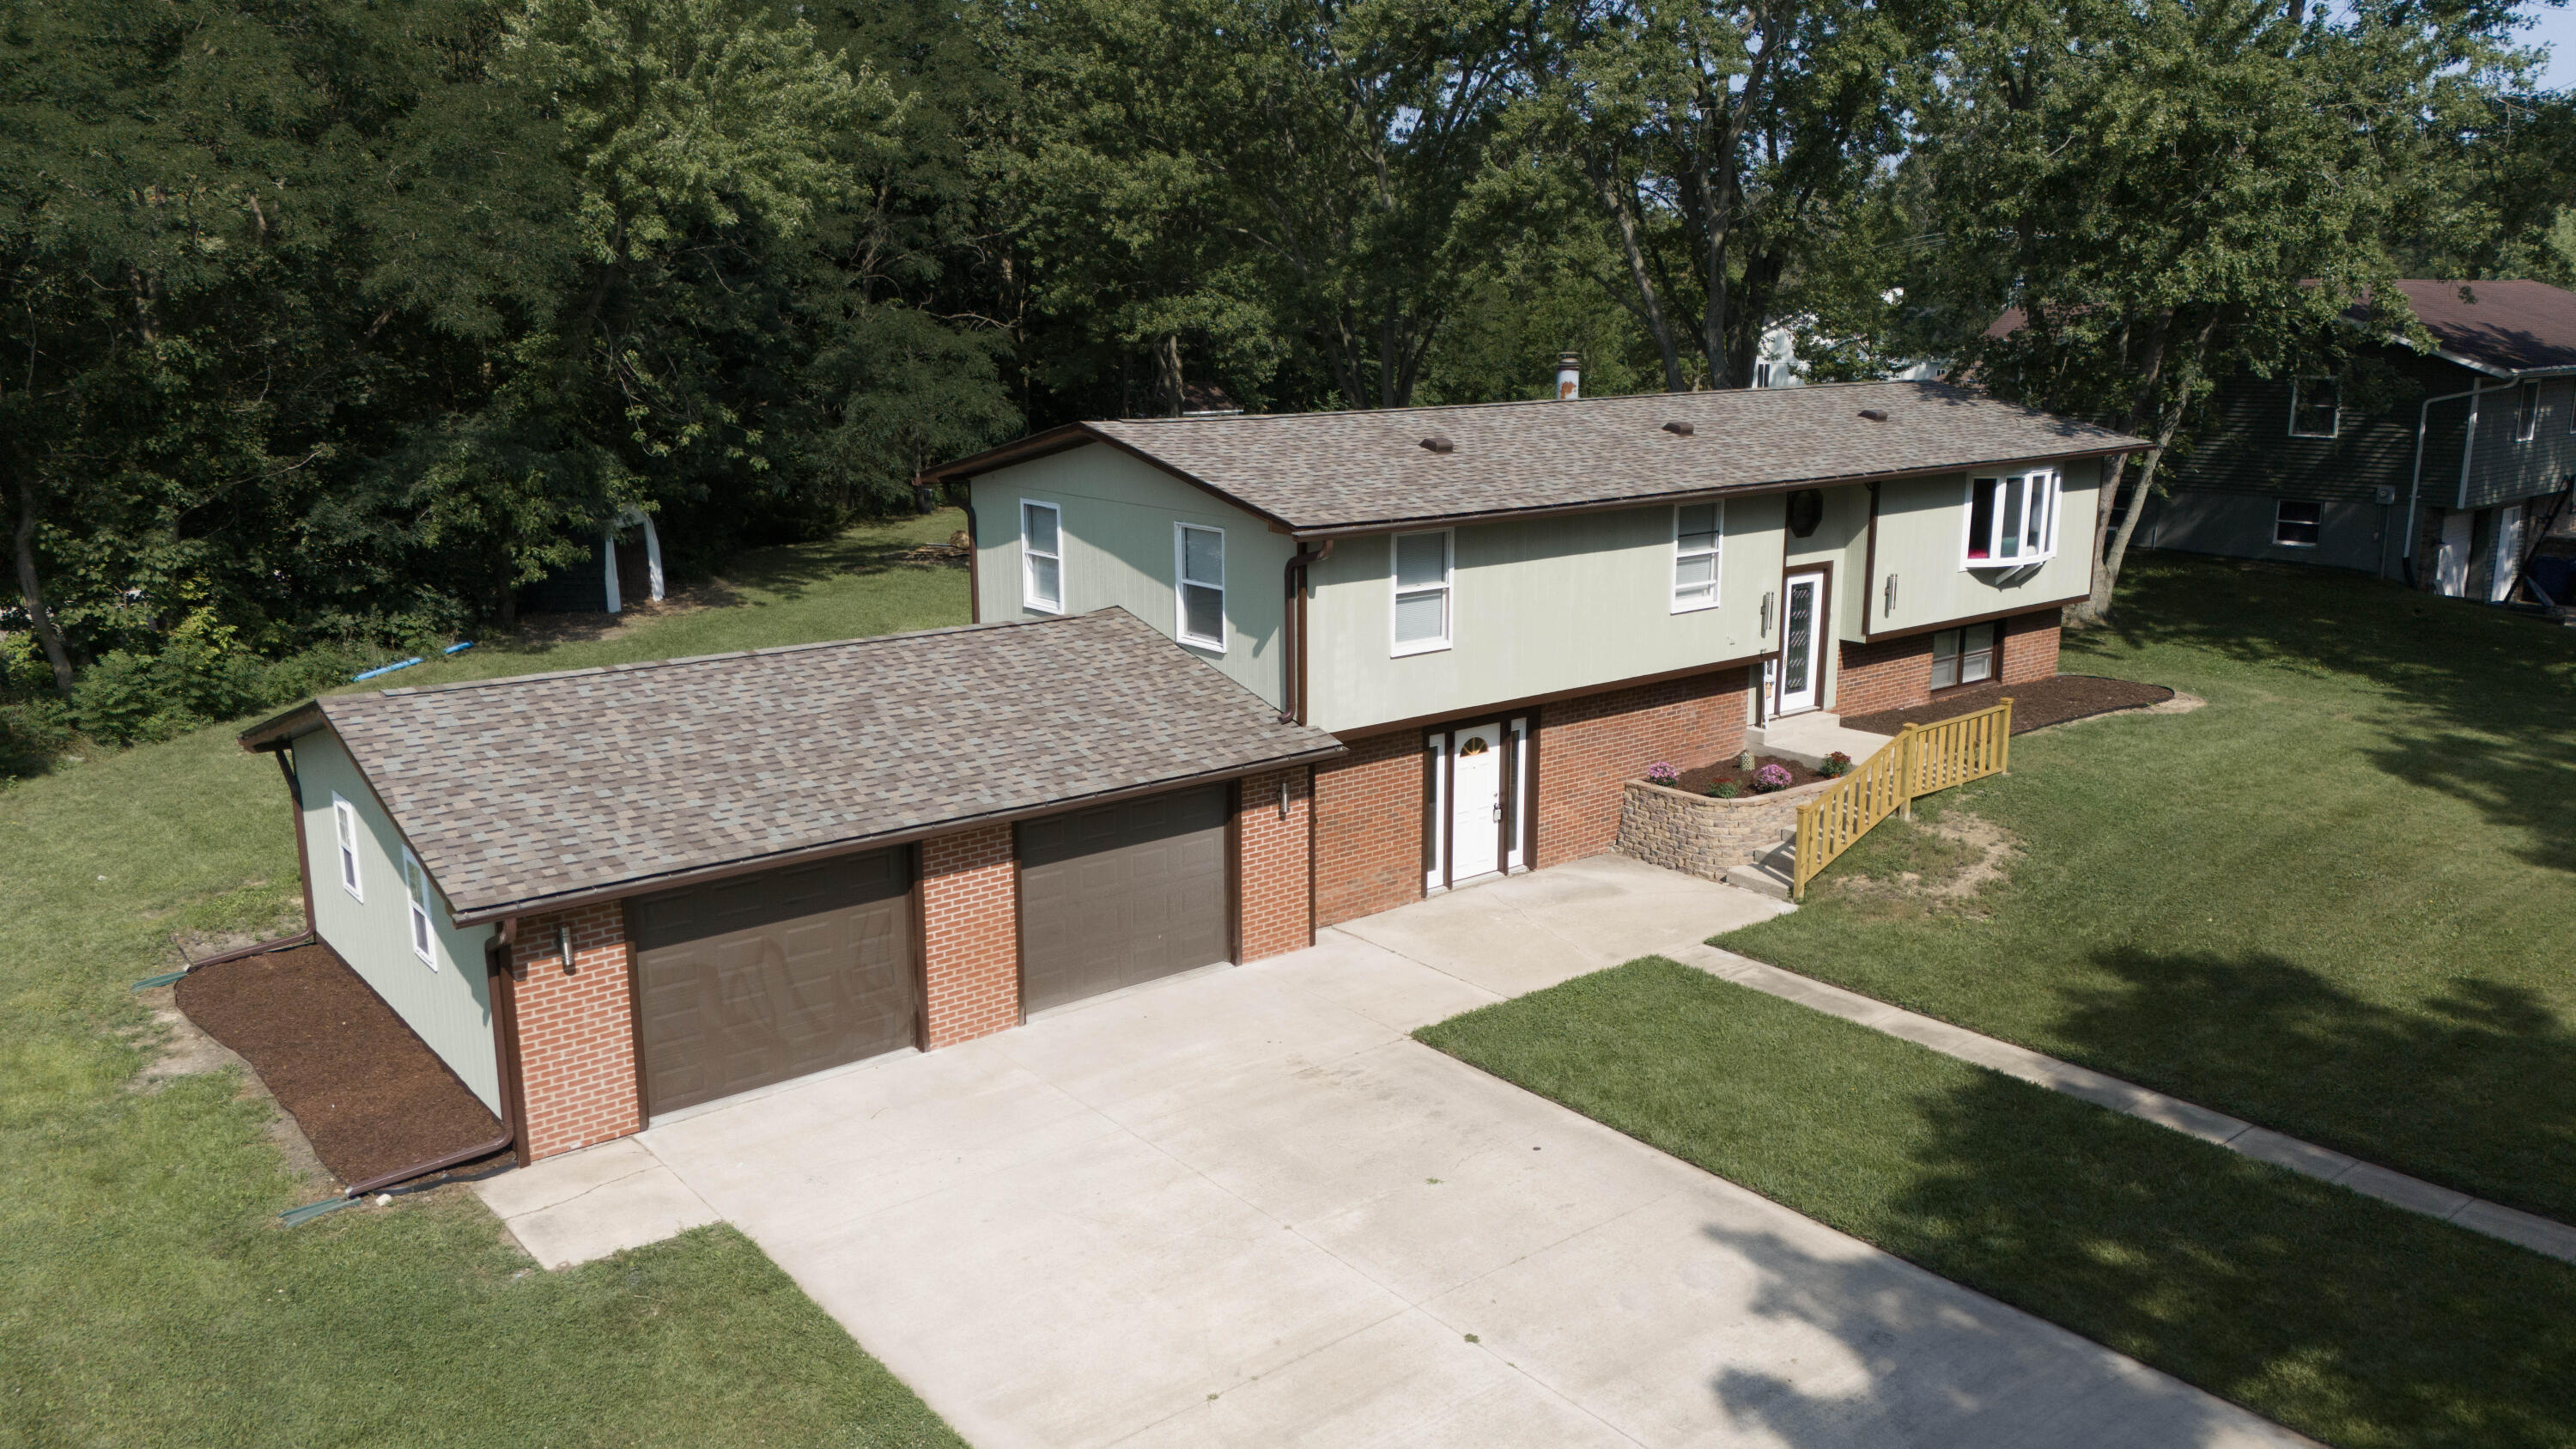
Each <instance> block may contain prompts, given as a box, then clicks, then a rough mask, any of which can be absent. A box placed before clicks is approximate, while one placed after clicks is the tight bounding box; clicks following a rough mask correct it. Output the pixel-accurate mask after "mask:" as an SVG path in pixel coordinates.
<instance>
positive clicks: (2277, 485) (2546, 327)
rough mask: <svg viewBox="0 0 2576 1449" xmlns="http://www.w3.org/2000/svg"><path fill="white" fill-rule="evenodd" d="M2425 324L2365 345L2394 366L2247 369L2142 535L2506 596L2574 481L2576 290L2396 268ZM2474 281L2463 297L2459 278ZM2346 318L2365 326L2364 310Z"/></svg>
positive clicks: (2439, 588) (2226, 393) (2222, 399)
mask: <svg viewBox="0 0 2576 1449" xmlns="http://www.w3.org/2000/svg"><path fill="white" fill-rule="evenodd" d="M2397 286H2398V289H2399V290H2400V291H2403V292H2404V293H2405V294H2406V300H2407V301H2408V302H2409V303H2410V304H2411V305H2412V306H2413V307H2414V309H2415V313H2416V315H2417V316H2418V317H2419V318H2421V319H2422V320H2423V323H2424V326H2425V329H2426V330H2427V331H2429V332H2431V333H2432V334H2433V339H2434V342H2435V347H2434V349H2433V350H2432V351H2430V352H2419V351H2417V350H2415V349H2414V348H2413V347H2411V346H2408V345H2406V344H2404V343H2400V342H2389V343H2385V344H2379V345H2375V346H2372V347H2371V348H2369V349H2368V350H2369V351H2370V352H2371V353H2372V354H2373V355H2375V357H2376V359H2377V360H2378V361H2379V362H2380V363H2382V364H2383V365H2384V369H2385V371H2386V372H2387V373H2389V374H2392V375H2393V376H2394V377H2395V378H2396V379H2397V380H2398V384H2399V385H2398V387H2397V388H2396V389H2395V390H2394V392H2393V393H2390V392H2388V391H2387V390H2385V389H2381V390H2380V391H2381V393H2382V396H2380V397H2379V398H2377V399H2375V400H2368V401H2365V399H2364V397H2363V395H2362V391H2361V389H2360V388H2358V387H2354V388H2353V389H2352V391H2351V395H2350V396H2347V388H2346V385H2345V384H2344V383H2342V382H2340V381H2338V380H2337V379H2334V378H2329V377H2291V378H2256V377H2250V376H2248V377H2239V378H2236V379H2233V380H2231V381H2230V382H2228V383H2226V384H2225V385H2223V386H2222V387H2221V388H2220V389H2219V391H2218V393H2217V395H2216V396H2215V398H2213V399H2212V401H2211V404H2210V407H2211V414H2212V416H2211V418H2210V421H2209V424H2208V426H2207V427H2206V428H2205V429H2203V431H2202V433H2201V436H2200V437H2199V438H2198V439H2197V440H2196V441H2195V442H2194V444H2193V446H2192V448H2191V449H2190V451H2189V452H2188V453H2187V454H2185V455H2183V456H2182V457H2180V458H2179V459H2178V460H2177V465H2176V466H2175V468H2174V470H2173V472H2172V474H2171V475H2170V477H2171V487H2172V491H2171V492H2170V494H2168V495H2167V496H2164V497H2160V498H2157V499H2155V500H2154V501H2153V502H2152V503H2151V505H2150V506H2149V510H2148V512H2147V515H2146V516H2145V517H2144V518H2143V519H2141V520H2139V532H2140V536H2141V541H2142V542H2144V543H2145V544H2146V545H2147V546H2148V547H2150V548H2173V549H2184V550H2189V551H2193V552H2199V553H2217V554H2229V555H2233V556H2236V557H2239V558H2265V559H2274V560H2279V561H2283V562H2294V563H2315V564H2326V565H2330V566H2333V567H2338V568H2350V569H2362V570H2365V571H2368V572H2371V573H2376V574H2379V575H2382V576H2384V577H2388V578H2397V579H2403V580H2405V581H2406V582H2408V583H2410V584H2412V585H2414V586H2416V587H2418V588H2424V589H2430V590H2433V591H2435V592H2438V593H2442V594H2447V595H2450V596H2452V597H2455V598H2456V597H2468V598H2476V599H2485V600H2490V601H2496V602H2501V601H2503V600H2504V599H2505V598H2506V597H2508V596H2509V595H2510V594H2511V593H2512V592H2513V587H2514V584H2515V580H2516V572H2517V569H2518V568H2519V566H2520V564H2521V562H2522V560H2523V559H2524V558H2525V557H2526V556H2528V554H2529V552H2530V550H2531V547H2532V545H2533V544H2534V543H2536V542H2537V541H2538V539H2537V531H2538V530H2539V529H2540V528H2541V527H2542V526H2543V525H2544V524H2545V523H2547V522H2548V521H2549V520H2551V519H2552V518H2553V517H2555V518H2557V519H2559V520H2560V521H2565V518H2566V515H2565V514H2564V513H2563V512H2562V511H2559V510H2558V509H2557V507H2556V505H2557V504H2558V502H2559V501H2560V500H2559V499H2557V498H2555V497H2553V496H2552V495H2558V494H2563V493H2565V492H2566V490H2567V488H2568V486H2569V484H2570V482H2571V481H2576V293H2569V292H2566V291H2562V290H2561V289H2559V288H2557V287H2552V286H2548V285H2546V284H2544V283H2540V282H2475V283H2461V282H2441V281H2403V282H2399V283H2398V284H2397ZM2464 291H2465V292H2466V293H2467V295H2466V296H2463V295H2462V294H2463V292H2464ZM2353 320H2354V322H2355V324H2356V325H2359V326H2367V325H2369V324H2368V321H2367V319H2366V318H2365V317H2363V316H2361V315H2359V314H2356V315H2355V316H2354V319H2353Z"/></svg>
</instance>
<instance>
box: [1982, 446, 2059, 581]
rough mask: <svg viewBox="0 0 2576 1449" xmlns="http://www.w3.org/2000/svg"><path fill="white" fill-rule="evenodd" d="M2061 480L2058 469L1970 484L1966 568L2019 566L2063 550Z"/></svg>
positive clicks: (1989, 479)
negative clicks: (2060, 540) (2059, 532)
mask: <svg viewBox="0 0 2576 1449" xmlns="http://www.w3.org/2000/svg"><path fill="white" fill-rule="evenodd" d="M2057 494H2058V478H2057V474H2056V473H2055V472H2053V471H2046V470H2043V471H2041V472H2037V473H2016V474H2011V475H2008V476H2005V477H2001V478H1971V479H1969V480H1968V542H1967V556H1966V558H1965V560H1964V561H1963V562H1962V563H1961V565H1960V566H1961V567H1963V568H1972V569H1988V568H2019V567H2021V566H2022V565H2023V564H2031V563H2038V562H2040V561H2041V560H2043V559H2046V558H2049V557H2051V556H2052V555H2054V554H2055V553H2056V552H2057Z"/></svg>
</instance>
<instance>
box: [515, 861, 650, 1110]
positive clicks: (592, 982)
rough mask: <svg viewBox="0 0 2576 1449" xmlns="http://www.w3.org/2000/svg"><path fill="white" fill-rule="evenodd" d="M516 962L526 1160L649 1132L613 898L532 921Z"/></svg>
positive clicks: (622, 915)
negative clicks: (568, 946)
mask: <svg viewBox="0 0 2576 1449" xmlns="http://www.w3.org/2000/svg"><path fill="white" fill-rule="evenodd" d="M564 925H569V926H571V927H572V949H573V959H572V969H571V970H570V971H566V970H565V969H564V964H563V957H562V954H561V952H560V951H559V949H558V947H557V945H556V938H555V928H556V927H558V926H564ZM511 962H512V965H513V968H514V969H513V971H512V973H511V992H512V995H513V997H514V999H515V1000H516V1002H517V1005H518V1021H519V1063H518V1071H519V1091H520V1095H521V1097H522V1099H523V1100H524V1101H525V1102H526V1105H527V1114H528V1115H527V1120H526V1121H525V1122H523V1123H521V1124H520V1128H519V1130H520V1131H521V1132H522V1133H523V1134H525V1139H526V1144H527V1151H528V1155H529V1156H530V1157H531V1158H537V1157H552V1156H553V1155H555V1154H556V1153H558V1152H570V1151H571V1150H573V1149H574V1148H576V1147H588V1146H589V1145H590V1144H592V1143H594V1142H605V1141H607V1140H608V1139H610V1138H612V1137H624V1136H626V1135H627V1134H628V1133H631V1132H636V1131H640V1130H642V1128H643V1126H644V1112H643V1105H642V1103H640V1102H639V1101H638V1100H637V1099H636V1094H635V1016H634V1008H635V996H634V991H633V988H632V986H631V984H630V980H629V970H628V961H627V951H626V911H625V907H624V906H622V905H621V904H619V903H618V902H615V901H610V902H608V903H607V904H605V905H595V906H584V907H582V908H580V909H578V910H572V911H560V912H557V913H555V914H553V915H545V916H529V917H526V918H524V919H522V920H521V921H520V922H519V930H518V935H517V937H516V939H515V940H513V941H512V943H511ZM521 973H524V975H522V974H521Z"/></svg>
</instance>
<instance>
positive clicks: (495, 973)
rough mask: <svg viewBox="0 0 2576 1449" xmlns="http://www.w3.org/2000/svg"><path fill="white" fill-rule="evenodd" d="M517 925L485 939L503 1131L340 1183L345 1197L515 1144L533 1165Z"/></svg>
mask: <svg viewBox="0 0 2576 1449" xmlns="http://www.w3.org/2000/svg"><path fill="white" fill-rule="evenodd" d="M518 925H519V922H518V920H517V918H516V917H513V918H511V919H510V920H507V921H504V922H503V923H502V925H501V929H500V930H498V931H495V932H493V933H492V939H491V940H489V941H487V942H485V943H484V945H483V970H484V972H485V974H486V977H487V979H488V980H489V981H490V983H491V988H492V1051H493V1056H494V1059H495V1064H496V1065H497V1066H499V1067H500V1069H501V1084H500V1085H501V1135H500V1136H498V1137H495V1138H493V1139H492V1140H491V1141H489V1142H478V1143H476V1144H475V1145H473V1146H472V1147H466V1148H461V1149H459V1150H457V1151H455V1152H450V1153H446V1154H443V1155H441V1156H438V1157H433V1158H430V1159H429V1160H428V1161H426V1162H415V1163H413V1164H412V1165H411V1166H409V1167H398V1168H396V1169H394V1170H393V1171H391V1172H386V1173H379V1174H377V1175H376V1176H374V1177H371V1178H368V1179H367V1180H365V1181H364V1182H353V1183H350V1184H349V1185H348V1186H347V1187H344V1188H342V1189H340V1195H341V1196H342V1197H365V1196H366V1195H367V1194H368V1193H371V1192H382V1191H384V1190H385V1189H386V1188H389V1187H399V1186H401V1185H402V1184H404V1183H406V1182H409V1181H411V1180H412V1179H413V1178H416V1177H427V1176H429V1175H430V1174H431V1173H433V1172H436V1171H438V1170H439V1169H441V1168H446V1167H454V1166H456V1165H457V1164H458V1163H460V1162H472V1161H474V1160H475V1159H476V1158H479V1157H489V1156H491V1155H492V1154H494V1153H496V1152H499V1151H501V1150H502V1149H503V1148H506V1147H510V1146H513V1145H516V1146H517V1147H518V1149H519V1154H518V1164H517V1165H518V1166H520V1167H525V1166H527V1165H528V1149H527V1144H526V1143H525V1142H522V1141H520V1138H519V1119H520V1118H521V1117H523V1116H524V1115H526V1107H525V1104H524V1103H523V1102H522V1101H521V1099H520V1086H519V1056H518V1051H519V1012H518V998H517V996H515V995H513V994H512V993H511V992H510V990H509V983H510V981H511V980H512V979H513V978H512V977H511V975H510V963H511V945H510V941H511V937H513V936H514V935H516V934H517V932H518ZM442 1065H444V1063H442ZM454 1070H455V1069H454V1068H452V1067H451V1068H449V1071H450V1073H451V1074H452V1073H453V1072H454Z"/></svg>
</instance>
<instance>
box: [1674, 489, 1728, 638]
mask: <svg viewBox="0 0 2576 1449" xmlns="http://www.w3.org/2000/svg"><path fill="white" fill-rule="evenodd" d="M1725 520H1726V513H1725V504H1723V503H1717V502H1712V503H1685V504H1683V505H1681V506H1680V507H1678V508H1676V509H1674V510H1673V612H1674V613H1676V614H1680V613H1686V612H1688V611H1689V610H1692V609H1711V608H1715V607H1716V606H1717V544H1718V534H1719V532H1720V531H1721V530H1722V529H1723V528H1724V526H1725Z"/></svg>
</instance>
